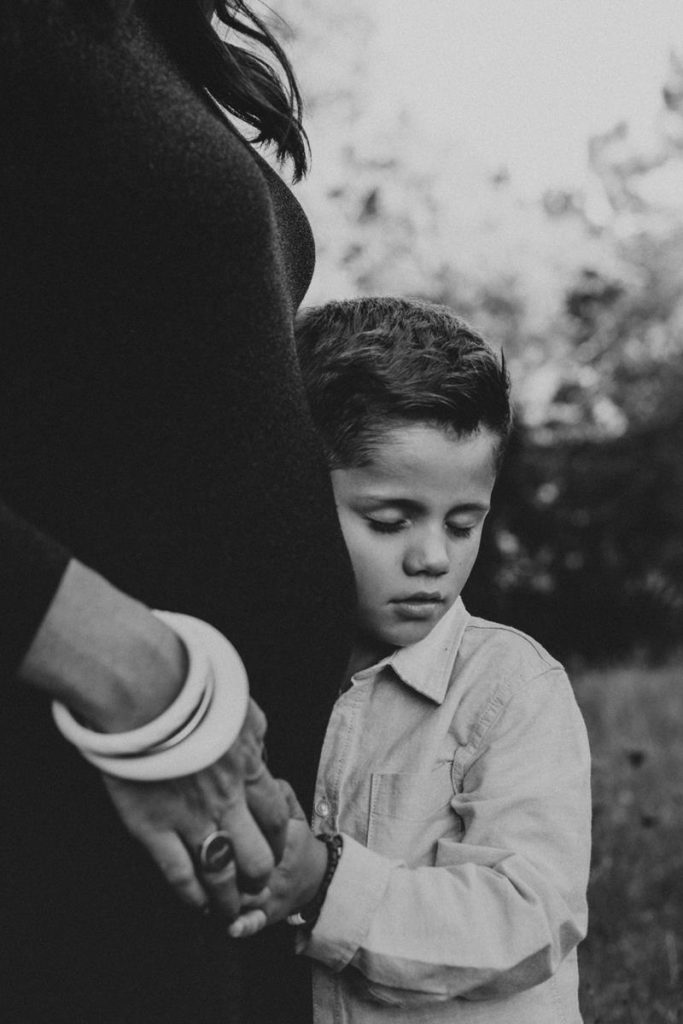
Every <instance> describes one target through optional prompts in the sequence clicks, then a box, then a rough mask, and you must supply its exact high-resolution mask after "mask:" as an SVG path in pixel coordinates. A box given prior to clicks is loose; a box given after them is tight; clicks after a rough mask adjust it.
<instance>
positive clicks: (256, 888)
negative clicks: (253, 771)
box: [221, 800, 275, 917]
mask: <svg viewBox="0 0 683 1024" xmlns="http://www.w3.org/2000/svg"><path fill="white" fill-rule="evenodd" d="M221 829H223V830H225V831H226V832H227V833H228V835H229V836H230V838H231V839H232V843H233V849H234V854H235V862H236V866H237V874H238V878H239V887H240V889H242V890H243V891H244V892H246V893H257V892H260V891H261V889H263V887H264V886H265V885H266V884H267V882H268V879H269V878H270V874H271V872H272V870H273V868H274V867H275V859H274V857H273V853H272V850H271V848H270V845H269V843H268V841H267V840H266V839H265V838H264V836H263V833H262V832H261V830H260V828H259V827H258V825H257V824H256V821H255V820H254V818H253V817H252V815H251V814H250V811H249V808H248V807H247V804H246V802H245V801H244V800H239V801H237V802H235V803H233V804H232V805H231V806H230V807H228V808H225V809H224V810H223V813H222V814H221ZM236 913H237V911H235V914H233V917H234V916H235V915H236Z"/></svg>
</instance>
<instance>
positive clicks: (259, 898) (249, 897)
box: [240, 886, 271, 913]
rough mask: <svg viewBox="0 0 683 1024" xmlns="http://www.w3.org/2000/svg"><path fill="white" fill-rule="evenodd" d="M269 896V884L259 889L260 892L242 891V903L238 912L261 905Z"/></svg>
mask: <svg viewBox="0 0 683 1024" xmlns="http://www.w3.org/2000/svg"><path fill="white" fill-rule="evenodd" d="M270 897H271V891H270V887H269V886H265V888H264V889H261V892H255V893H253V894H249V893H247V894H246V895H245V894H244V893H242V905H241V907H240V912H241V913H243V912H244V911H246V910H256V909H257V908H258V907H263V906H264V905H265V904H266V903H267V902H268V900H269V899H270Z"/></svg>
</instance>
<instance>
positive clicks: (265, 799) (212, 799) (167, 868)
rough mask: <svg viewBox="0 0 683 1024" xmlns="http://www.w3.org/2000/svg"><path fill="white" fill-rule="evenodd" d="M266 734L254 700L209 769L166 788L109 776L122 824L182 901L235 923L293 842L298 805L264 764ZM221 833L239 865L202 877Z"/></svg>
mask: <svg viewBox="0 0 683 1024" xmlns="http://www.w3.org/2000/svg"><path fill="white" fill-rule="evenodd" d="M265 731H266V719H265V716H264V714H263V712H262V711H261V710H260V708H259V707H258V705H257V704H255V703H254V701H253V700H252V701H250V703H249V709H248V712H247V716H246V719H245V721H244V724H243V726H242V729H241V731H240V733H239V736H238V737H237V739H236V740H235V742H234V743H233V745H232V746H231V747H230V749H229V750H228V751H227V752H226V753H225V754H224V755H223V756H222V757H221V758H219V760H218V761H216V762H215V764H213V765H211V766H210V767H209V768H205V769H204V770H203V771H200V772H197V773H196V774H194V775H189V776H186V777H183V778H178V779H169V780H165V781H162V782H129V781H127V780H123V779H118V778H113V777H111V776H107V775H105V776H103V778H104V781H105V785H106V787H107V790H108V791H109V794H110V796H111V799H112V800H113V802H114V805H115V807H116V809H117V811H118V813H119V815H120V817H121V819H122V820H123V822H124V824H125V825H126V827H127V828H128V830H129V831H130V832H131V834H132V835H133V836H135V838H136V839H138V840H139V841H140V842H141V843H142V844H143V846H144V847H145V848H146V849H147V851H148V852H149V854H150V855H151V856H152V858H153V859H154V861H155V862H156V863H157V865H158V866H159V868H160V869H161V871H162V872H163V874H164V876H165V878H166V880H167V881H168V883H169V885H170V886H171V887H172V888H173V889H174V890H175V892H176V893H177V894H178V896H180V898H181V899H183V900H184V901H185V902H186V903H188V904H189V905H191V906H194V907H196V908H198V909H208V908H213V909H215V910H217V911H218V912H220V913H222V914H223V915H224V916H225V917H226V918H227V919H228V920H229V921H232V920H233V919H234V918H236V917H237V915H238V914H239V912H240V908H241V906H242V901H243V899H244V898H245V894H247V896H248V894H256V893H259V894H262V893H263V890H264V887H265V886H266V884H267V883H268V882H269V879H270V880H271V881H270V886H271V890H272V886H273V885H274V884H275V883H274V880H273V869H274V868H275V865H276V864H277V863H278V862H279V861H280V859H281V858H282V856H283V854H286V849H287V848H288V846H289V841H290V831H289V828H288V823H289V818H290V813H291V808H292V806H293V804H292V800H291V798H290V796H289V793H288V791H287V789H288V788H287V787H286V786H283V785H282V784H281V783H280V782H278V781H276V780H275V779H274V778H273V777H272V775H271V774H270V772H269V771H268V769H267V768H266V766H265V764H264V762H263V739H264V736H265ZM290 792H291V791H290ZM292 795H293V794H292ZM294 802H296V801H294ZM296 806H297V807H298V804H297V805H296ZM300 810H301V809H300V808H299V811H300ZM302 817H303V812H302ZM216 829H222V830H224V831H225V832H227V834H228V835H229V837H230V839H231V841H232V844H233V849H234V855H235V856H234V862H233V863H231V864H230V865H228V866H227V867H226V868H225V869H224V870H223V871H219V872H215V873H214V872H212V873H209V872H202V871H201V870H200V868H199V865H198V861H197V852H198V850H199V848H200V846H201V844H202V842H203V841H204V840H205V839H206V837H207V835H209V834H210V833H211V832H213V831H215V830H216ZM286 843H287V847H286V845H285V844H286ZM316 845H318V846H319V845H320V844H319V843H316Z"/></svg>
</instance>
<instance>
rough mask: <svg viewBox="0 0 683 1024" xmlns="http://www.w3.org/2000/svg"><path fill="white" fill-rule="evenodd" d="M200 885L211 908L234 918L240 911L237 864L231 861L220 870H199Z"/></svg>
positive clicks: (240, 899)
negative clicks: (204, 890) (206, 894)
mask: <svg viewBox="0 0 683 1024" xmlns="http://www.w3.org/2000/svg"><path fill="white" fill-rule="evenodd" d="M199 877H200V878H201V881H202V885H203V886H204V888H205V889H206V892H207V893H208V896H209V902H210V904H211V907H212V909H214V910H216V911H217V912H218V913H219V914H222V915H223V916H225V917H227V918H228V920H229V921H232V920H234V918H236V917H237V915H238V914H239V912H240V904H241V902H242V897H241V895H240V891H239V889H238V887H237V866H236V864H235V862H234V860H233V861H231V862H230V864H228V865H227V866H226V867H224V868H222V869H221V870H220V871H207V870H201V869H200V872H199Z"/></svg>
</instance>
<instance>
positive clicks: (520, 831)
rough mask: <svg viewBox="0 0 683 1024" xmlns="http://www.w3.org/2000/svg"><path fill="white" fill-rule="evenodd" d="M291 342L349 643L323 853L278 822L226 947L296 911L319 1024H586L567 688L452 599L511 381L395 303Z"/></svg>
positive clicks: (337, 317)
mask: <svg viewBox="0 0 683 1024" xmlns="http://www.w3.org/2000/svg"><path fill="white" fill-rule="evenodd" d="M297 333H298V345H299V354H300V361H301V367H302V373H303V378H304V383H305V385H306V389H307V393H308V398H309V402H310V406H311V411H312V414H313V419H314V421H315V423H316V426H317V427H318V429H319V431H320V434H321V437H322V439H323V443H324V446H325V449H326V452H327V456H328V459H329V463H330V469H331V473H332V481H333V486H334V492H335V498H336V502H337V507H338V511H339V516H340V521H341V525H342V529H343V532H344V537H345V539H346V543H347V546H348V548H349V552H350V555H351V560H352V563H353V567H354V572H355V576H356V584H357V590H358V612H357V635H356V643H355V648H354V651H353V656H352V661H351V664H350V665H349V670H348V679H347V685H346V688H345V689H344V690H343V691H342V692H341V694H340V696H339V698H338V700H337V702H336V704H335V706H334V708H333V711H332V715H331V718H330V723H329V726H328V729H327V734H326V738H325V743H324V747H323V751H322V756H321V760H320V767H319V771H318V779H317V786H316V802H315V814H314V820H313V828H314V830H315V832H318V833H322V834H323V835H324V836H325V837H326V838H325V841H324V842H323V843H321V842H316V840H315V838H314V836H313V832H312V831H311V830H310V829H309V828H308V827H307V825H306V824H305V822H303V821H302V820H298V821H294V822H292V824H291V827H290V836H289V842H288V849H287V852H286V854H285V858H284V861H283V863H282V864H281V865H280V867H279V868H278V869H277V870H276V872H275V875H274V877H273V879H272V881H271V886H270V893H269V894H268V895H267V898H266V899H265V902H264V903H263V904H262V905H261V906H260V907H257V903H258V900H257V901H254V900H252V901H249V902H247V903H246V904H245V908H246V909H245V913H244V915H243V916H242V917H241V918H240V919H239V920H238V922H236V923H235V924H234V925H233V926H232V929H231V930H232V934H233V935H245V934H250V933H251V932H253V931H254V930H257V929H258V928H260V927H262V926H263V924H265V923H266V922H268V923H270V922H272V921H275V920H279V919H281V918H283V917H285V916H286V915H292V914H293V912H295V911H298V912H299V913H298V914H294V916H293V917H291V916H290V921H293V922H294V923H297V924H299V926H300V931H299V950H300V952H302V953H305V954H306V955H308V956H309V957H311V958H313V960H314V971H313V1000H314V1019H315V1022H316V1024H328V1022H329V1024H332V1022H333V1021H334V1022H336V1021H348V1022H352V1024H374V1022H379V1021H384V1022H391V1024H394V1022H401V1021H406V1022H411V1024H413V1022H434V1024H436V1022H442V1021H443V1022H445V1021H448V1022H462V1024H475V1022H476V1024H484V1022H485V1024H496V1022H501V1024H502V1022H504V1024H553V1022H557V1024H578V1022H580V1020H581V1016H580V1013H579V1007H578V998H577V987H578V976H577V963H576V946H577V944H578V942H579V941H580V940H581V938H582V937H583V935H584V934H585V927H586V903H585V890H586V883H587V875H588V861H589V845H590V842H589V822H590V793H589V753H588V746H587V741H586V735H585V729H584V726H583V722H582V719H581V716H580V714H579V711H578V708H577V706H576V704H575V701H574V698H573V695H572V691H571V688H570V685H569V682H568V680H567V677H566V675H565V673H564V671H563V669H562V667H561V666H560V665H559V664H558V663H557V662H556V661H555V660H554V659H553V658H551V657H550V656H549V655H548V654H547V653H546V651H544V650H543V648H542V647H540V646H539V645H538V644H537V643H535V642H534V641H533V640H531V639H530V638H529V637H526V636H524V635H523V634H521V633H519V632H518V631H516V630H513V629H510V628H507V627H505V626H500V625H496V624H495V623H491V622H485V621H483V620H481V619H476V618H473V617H471V616H470V615H469V614H468V613H467V611H466V610H465V608H464V606H463V604H462V601H461V599H460V592H461V590H462V588H463V586H464V584H465V582H466V581H467V578H468V576H469V574H470V571H471V569H472V566H473V564H474V561H475V559H476V556H477V552H478V549H479V541H480V536H481V531H482V527H483V524H484V520H485V518H486V514H487V512H488V509H489V504H490V498H491V492H492V490H493V485H494V482H495V478H496V471H497V468H498V466H499V464H500V459H501V457H502V454H503V450H504V448H505V444H506V441H507V438H508V434H509V431H510V405H509V381H508V377H507V373H506V371H505V367H504V364H503V362H502V359H501V360H499V359H498V358H497V357H496V356H495V354H494V353H493V351H492V350H491V349H490V348H489V346H488V345H487V344H486V342H485V341H484V340H483V339H482V338H481V337H480V336H479V335H478V334H476V332H474V331H473V330H471V329H470V328H469V327H468V326H467V325H466V324H465V323H463V322H462V321H461V320H459V319H458V318H457V317H455V316H454V315H453V314H452V313H451V312H450V311H449V310H448V309H446V308H445V307H439V306H434V305H429V304H425V303H420V302H414V301H407V300H399V299H360V300H357V301H352V302H336V303H330V304H328V305H326V306H324V307H321V308H319V309H312V310H308V311H305V312H304V313H303V314H302V315H301V317H300V319H299V322H298V331H297ZM296 814H297V815H298V816H299V818H301V817H302V815H301V812H300V811H299V810H297V811H296ZM339 833H340V834H341V838H337V836H338V834H339ZM249 907H252V908H254V907H257V909H251V910H249Z"/></svg>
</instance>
